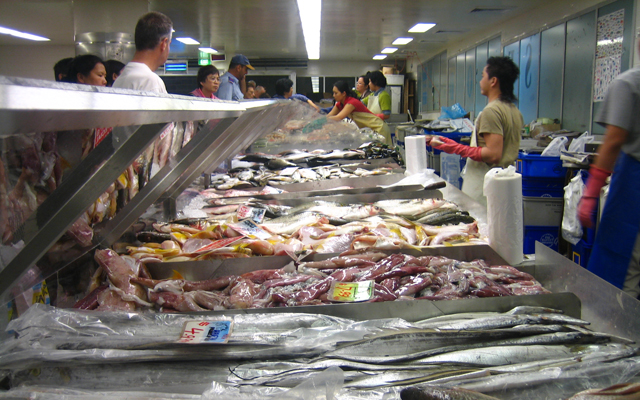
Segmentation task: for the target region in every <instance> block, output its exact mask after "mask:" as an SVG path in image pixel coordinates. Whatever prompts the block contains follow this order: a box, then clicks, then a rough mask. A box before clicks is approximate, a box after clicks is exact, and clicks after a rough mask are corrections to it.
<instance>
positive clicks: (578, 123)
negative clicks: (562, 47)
mask: <svg viewBox="0 0 640 400" xmlns="http://www.w3.org/2000/svg"><path fill="white" fill-rule="evenodd" d="M567 43H569V45H567V47H566V53H565V67H564V95H563V102H562V128H564V129H570V130H575V131H579V132H584V131H586V130H591V104H592V97H591V96H592V88H593V62H594V59H595V54H596V12H595V11H591V12H589V13H586V14H584V15H581V16H579V17H577V18H574V19H571V20H569V21H567ZM525 122H526V121H525Z"/></svg>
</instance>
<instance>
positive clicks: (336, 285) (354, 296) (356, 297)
mask: <svg viewBox="0 0 640 400" xmlns="http://www.w3.org/2000/svg"><path fill="white" fill-rule="evenodd" d="M374 283H375V282H374V281H363V282H332V283H331V288H330V289H329V300H331V301H340V302H344V303H354V302H358V301H367V300H370V299H371V298H372V297H373V285H374Z"/></svg>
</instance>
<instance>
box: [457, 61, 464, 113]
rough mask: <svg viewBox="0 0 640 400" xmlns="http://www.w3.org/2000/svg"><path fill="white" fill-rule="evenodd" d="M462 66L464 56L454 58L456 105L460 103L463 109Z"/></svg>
mask: <svg viewBox="0 0 640 400" xmlns="http://www.w3.org/2000/svg"><path fill="white" fill-rule="evenodd" d="M464 64H465V55H464V54H458V56H457V57H456V103H460V105H461V106H462V107H464V93H465V90H464V73H465V69H464Z"/></svg>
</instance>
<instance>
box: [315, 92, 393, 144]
mask: <svg viewBox="0 0 640 400" xmlns="http://www.w3.org/2000/svg"><path fill="white" fill-rule="evenodd" d="M333 98H334V99H335V101H336V105H335V106H334V107H333V109H332V110H331V111H330V112H329V114H328V115H327V118H328V119H331V120H334V121H341V120H343V119H345V118H347V117H348V118H351V120H353V122H354V123H355V124H356V125H357V126H358V128H361V129H362V128H365V127H366V128H371V129H372V130H374V131H376V132H378V133H379V134H381V135H382V136H384V139H385V143H386V144H388V145H389V146H390V145H391V134H390V131H389V126H388V125H387V124H386V123H385V122H384V121H383V120H382V119H380V118H379V117H377V116H376V115H375V114H373V113H372V112H371V111H369V109H368V108H367V107H366V106H365V105H364V104H362V102H361V101H360V100H358V97H357V94H356V93H355V92H354V91H353V90H351V88H350V87H349V85H348V84H347V83H346V82H345V81H338V82H336V83H334V85H333Z"/></svg>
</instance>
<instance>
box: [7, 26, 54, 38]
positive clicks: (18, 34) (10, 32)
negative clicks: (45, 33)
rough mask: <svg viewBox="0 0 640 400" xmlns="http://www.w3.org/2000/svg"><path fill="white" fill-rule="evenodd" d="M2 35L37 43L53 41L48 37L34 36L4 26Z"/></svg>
mask: <svg viewBox="0 0 640 400" xmlns="http://www.w3.org/2000/svg"><path fill="white" fill-rule="evenodd" d="M0 33H2V34H5V35H11V36H15V37H19V38H21V39H29V40H35V41H38V42H48V41H50V40H51V39H49V38H46V37H42V36H38V35H33V34H31V33H26V32H20V31H16V30H15V29H10V28H5V27H3V26H0Z"/></svg>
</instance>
